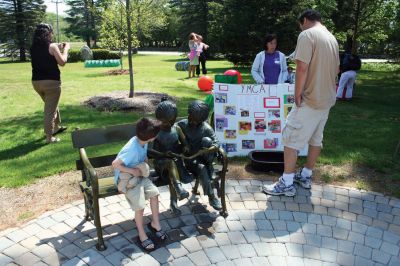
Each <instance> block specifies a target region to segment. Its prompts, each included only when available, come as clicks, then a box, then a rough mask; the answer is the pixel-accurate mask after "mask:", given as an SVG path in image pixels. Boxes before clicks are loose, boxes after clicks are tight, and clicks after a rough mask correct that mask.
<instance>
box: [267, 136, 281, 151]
mask: <svg viewBox="0 0 400 266" xmlns="http://www.w3.org/2000/svg"><path fill="white" fill-rule="evenodd" d="M278 145H279V140H278V138H271V139H264V149H275V148H276V147H278Z"/></svg>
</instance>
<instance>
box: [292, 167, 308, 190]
mask: <svg viewBox="0 0 400 266" xmlns="http://www.w3.org/2000/svg"><path fill="white" fill-rule="evenodd" d="M302 170H303V168H301V169H300V170H299V171H298V172H297V173H296V174H295V175H294V178H293V182H295V183H297V184H299V185H300V186H302V187H303V188H306V189H310V188H311V184H312V181H311V179H312V176H308V177H303V176H302V175H301V171H302Z"/></svg>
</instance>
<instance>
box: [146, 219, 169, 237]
mask: <svg viewBox="0 0 400 266" xmlns="http://www.w3.org/2000/svg"><path fill="white" fill-rule="evenodd" d="M147 227H148V228H149V230H150V231H151V232H153V233H154V234H155V235H156V237H157V238H158V239H160V240H161V241H164V240H166V239H167V234H166V233H165V232H164V231H163V230H162V229H160V230H159V231H157V229H155V228H154V227H153V226H151V223H148V224H147Z"/></svg>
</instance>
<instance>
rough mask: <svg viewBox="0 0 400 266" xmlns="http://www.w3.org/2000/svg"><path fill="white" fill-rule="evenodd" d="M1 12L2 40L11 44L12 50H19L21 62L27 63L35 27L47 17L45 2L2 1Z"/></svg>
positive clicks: (33, 0)
mask: <svg viewBox="0 0 400 266" xmlns="http://www.w3.org/2000/svg"><path fill="white" fill-rule="evenodd" d="M0 10H1V13H2V15H1V16H0V32H1V36H2V38H3V39H5V41H7V42H8V43H10V46H11V49H16V50H19V59H20V60H21V61H26V50H27V49H28V47H29V46H30V43H31V39H32V34H33V31H34V29H35V25H36V24H38V23H40V22H41V21H42V20H43V18H44V16H45V10H46V6H45V5H44V4H43V0H2V1H1V2H0Z"/></svg>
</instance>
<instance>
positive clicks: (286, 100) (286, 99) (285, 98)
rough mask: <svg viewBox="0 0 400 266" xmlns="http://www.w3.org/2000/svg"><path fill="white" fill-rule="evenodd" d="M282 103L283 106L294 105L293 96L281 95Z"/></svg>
mask: <svg viewBox="0 0 400 266" xmlns="http://www.w3.org/2000/svg"><path fill="white" fill-rule="evenodd" d="M283 103H284V104H288V103H291V104H293V103H294V95H283Z"/></svg>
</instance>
